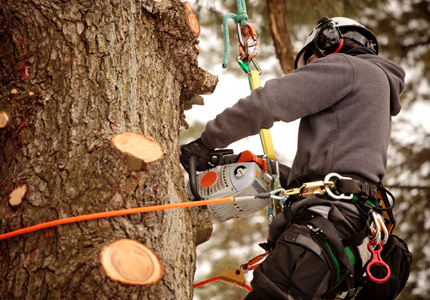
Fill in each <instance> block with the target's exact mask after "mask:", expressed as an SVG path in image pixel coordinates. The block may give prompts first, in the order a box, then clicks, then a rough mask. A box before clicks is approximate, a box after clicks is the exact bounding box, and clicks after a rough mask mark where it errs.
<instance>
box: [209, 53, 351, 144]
mask: <svg viewBox="0 0 430 300" xmlns="http://www.w3.org/2000/svg"><path fill="white" fill-rule="evenodd" d="M354 84H355V72H354V68H353V66H352V64H351V63H350V62H349V60H348V58H347V57H346V56H345V55H335V54H334V55H330V56H327V57H324V58H320V59H318V60H316V61H314V62H313V63H311V64H309V65H307V66H304V67H301V68H299V69H297V70H296V71H294V72H293V73H291V74H289V75H285V76H283V77H281V78H277V79H272V80H269V81H267V82H266V84H265V86H264V87H260V88H258V89H255V90H253V91H252V92H251V94H250V95H249V96H248V97H246V98H243V99H240V100H239V101H238V102H237V103H236V104H235V105H233V106H232V107H230V108H227V109H225V110H224V111H223V112H222V113H220V114H219V115H217V116H216V118H215V119H214V120H211V121H209V122H208V123H207V125H206V129H205V131H204V132H203V133H202V136H201V138H202V141H203V143H204V145H205V146H206V147H208V148H211V149H215V148H225V147H227V146H228V145H229V144H231V143H233V142H235V141H237V140H240V139H242V138H245V137H247V136H250V135H254V134H257V133H259V132H260V130H261V129H269V128H271V127H272V126H273V123H274V122H277V121H284V122H292V121H294V120H297V119H300V118H303V117H305V116H307V115H311V114H315V113H318V112H320V111H323V110H324V109H326V108H328V107H330V106H331V105H333V104H334V103H336V102H337V101H339V100H341V99H342V98H344V97H346V96H347V95H348V94H349V93H350V92H351V90H352V89H353V87H354Z"/></svg>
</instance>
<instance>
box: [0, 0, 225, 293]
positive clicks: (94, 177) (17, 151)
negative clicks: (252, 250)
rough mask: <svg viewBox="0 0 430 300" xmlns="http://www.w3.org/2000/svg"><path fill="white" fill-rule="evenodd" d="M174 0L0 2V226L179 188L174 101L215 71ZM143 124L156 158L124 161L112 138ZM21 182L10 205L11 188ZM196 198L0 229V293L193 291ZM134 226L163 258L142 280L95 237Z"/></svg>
mask: <svg viewBox="0 0 430 300" xmlns="http://www.w3.org/2000/svg"><path fill="white" fill-rule="evenodd" d="M186 17H187V15H186V12H185V11H184V6H183V4H182V3H180V2H179V1H175V0H164V1H162V0H157V1H152V0H139V1H137V0H136V1H134V0H131V1H115V0H114V1H90V0H73V1H52V0H32V1H16V0H10V1H9V0H5V1H1V2H0V109H1V110H2V111H3V112H4V114H3V115H7V116H8V117H10V119H9V120H8V122H7V125H5V126H2V128H1V129H0V174H1V176H0V200H1V201H0V232H2V233H4V232H8V231H12V230H15V229H19V228H23V227H26V226H30V225H34V224H39V223H42V222H45V221H51V220H54V219H58V218H64V217H69V216H77V215H83V214H88V213H93V212H100V211H107V210H115V209H123V208H131V207H138V206H148V205H155V204H162V203H173V202H181V201H185V200H188V199H187V195H186V194H185V192H184V190H183V177H182V173H181V169H180V165H179V159H178V158H179V153H178V151H179V145H178V137H179V130H180V128H181V126H186V125H185V124H186V123H185V122H184V120H183V119H182V110H183V107H184V106H189V102H190V101H197V100H199V96H198V95H199V94H204V93H210V92H212V91H213V89H214V88H215V85H216V82H217V79H216V77H215V76H213V75H210V74H209V73H207V72H206V71H204V70H202V69H200V68H199V67H198V64H197V55H198V45H197V43H198V41H197V37H196V35H197V33H195V32H194V33H193V32H191V31H190V28H189V24H188V22H187V18H186ZM125 131H132V132H141V133H143V134H145V135H147V136H151V137H153V138H154V139H155V140H156V141H157V142H158V143H159V144H160V145H161V146H162V148H163V151H164V158H163V159H162V160H160V161H157V162H155V163H153V164H149V165H147V166H146V168H145V169H143V170H135V171H130V169H129V167H128V164H127V157H126V156H125V155H124V154H123V153H122V152H120V151H118V150H117V149H115V148H114V147H113V146H112V143H111V142H110V139H111V138H112V137H113V136H114V135H116V134H117V133H120V132H125ZM23 186H25V187H26V191H25V193H24V196H23V199H22V200H23V201H22V203H21V204H20V205H19V206H18V207H13V208H12V207H11V206H9V205H8V200H9V197H10V194H11V193H12V191H14V190H16V189H17V188H18V187H23ZM196 227H198V224H197V215H196V213H195V210H191V209H188V210H185V209H183V210H174V211H165V212H157V213H148V214H137V215H130V216H124V217H115V218H110V219H100V220H96V221H89V222H83V223H77V224H70V225H65V226H61V227H56V228H52V229H47V230H43V231H38V232H34V233H30V234H27V235H24V236H18V237H15V238H11V239H7V240H2V241H0V291H1V298H4V299H29V298H32V299H34V298H38V299H106V298H115V299H129V298H130V299H191V298H192V282H193V277H194V276H193V275H194V263H195V241H196ZM120 238H130V239H136V240H138V241H141V242H143V243H144V244H146V245H147V246H148V247H150V248H151V249H153V250H154V251H155V252H156V254H157V255H158V257H159V259H161V260H162V261H163V262H164V268H165V276H164V278H163V279H162V281H161V282H159V283H158V284H156V285H153V286H150V287H139V286H129V285H124V284H121V283H118V282H115V281H112V280H110V279H109V278H108V277H107V276H106V274H105V273H104V272H103V270H102V269H101V268H100V261H99V255H100V250H101V249H102V247H103V246H105V245H108V244H110V243H112V242H113V241H115V240H117V239H120Z"/></svg>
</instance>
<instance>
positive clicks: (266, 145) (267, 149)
mask: <svg viewBox="0 0 430 300" xmlns="http://www.w3.org/2000/svg"><path fill="white" fill-rule="evenodd" d="M249 80H250V82H251V89H252V90H255V89H257V88H259V87H260V86H261V83H260V75H259V73H258V71H251V72H250V73H249ZM260 139H261V144H262V146H263V150H264V154H266V155H267V158H269V159H271V160H275V149H274V148H273V142H272V135H271V134H270V130H269V129H261V130H260Z"/></svg>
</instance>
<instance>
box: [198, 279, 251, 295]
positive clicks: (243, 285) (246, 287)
mask: <svg viewBox="0 0 430 300" xmlns="http://www.w3.org/2000/svg"><path fill="white" fill-rule="evenodd" d="M218 280H222V279H221V276H215V277H212V278H209V279H206V280H203V281H200V282H197V283H195V284H194V286H193V287H194V288H195V289H196V288H198V287H201V286H204V285H206V284H208V283H211V282H215V281H218ZM222 281H224V282H226V283H229V284H231V283H230V282H228V281H225V280H222ZM233 285H235V284H233ZM242 287H243V288H245V289H246V290H248V292H251V291H252V287H250V286H249V285H247V284H246V283H245V282H244V283H243V284H242Z"/></svg>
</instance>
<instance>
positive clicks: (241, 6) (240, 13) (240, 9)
mask: <svg viewBox="0 0 430 300" xmlns="http://www.w3.org/2000/svg"><path fill="white" fill-rule="evenodd" d="M236 2H237V14H233V13H228V14H226V15H225V17H224V21H223V23H222V28H223V31H224V57H223V60H222V67H223V68H224V69H226V68H227V63H228V52H229V50H230V37H229V33H228V21H229V19H233V20H234V23H235V24H236V25H237V23H239V22H240V26H241V27H243V26H245V25H246V21H247V20H248V15H247V14H246V6H245V0H237V1H236Z"/></svg>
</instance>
